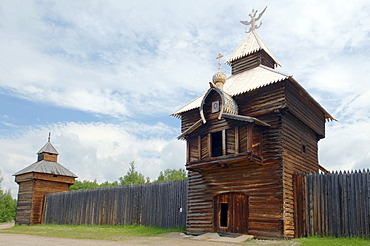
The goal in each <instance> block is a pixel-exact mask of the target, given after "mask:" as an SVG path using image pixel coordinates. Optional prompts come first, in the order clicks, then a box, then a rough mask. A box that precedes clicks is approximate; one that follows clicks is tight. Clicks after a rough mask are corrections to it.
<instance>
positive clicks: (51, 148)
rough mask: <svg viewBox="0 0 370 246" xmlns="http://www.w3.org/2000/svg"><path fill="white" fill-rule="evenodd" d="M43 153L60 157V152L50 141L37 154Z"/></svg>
mask: <svg viewBox="0 0 370 246" xmlns="http://www.w3.org/2000/svg"><path fill="white" fill-rule="evenodd" d="M41 153H49V154H55V155H59V153H58V151H57V150H56V149H55V148H54V146H53V145H52V144H51V143H50V142H49V141H48V142H47V143H46V144H45V145H44V147H42V148H41V149H40V150H39V152H37V154H41Z"/></svg>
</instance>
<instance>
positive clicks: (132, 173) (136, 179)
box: [119, 161, 150, 185]
mask: <svg viewBox="0 0 370 246" xmlns="http://www.w3.org/2000/svg"><path fill="white" fill-rule="evenodd" d="M149 181H150V179H149V178H146V179H145V177H144V175H142V174H141V173H139V172H138V171H136V167H135V162H133V161H132V162H130V167H129V168H128V171H127V174H126V175H125V176H124V177H120V178H119V184H120V185H132V184H144V183H148V182H149Z"/></svg>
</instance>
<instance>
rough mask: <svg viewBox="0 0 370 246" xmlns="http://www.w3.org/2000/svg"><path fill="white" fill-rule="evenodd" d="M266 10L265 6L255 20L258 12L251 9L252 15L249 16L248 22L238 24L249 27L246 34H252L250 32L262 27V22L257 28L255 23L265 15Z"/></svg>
mask: <svg viewBox="0 0 370 246" xmlns="http://www.w3.org/2000/svg"><path fill="white" fill-rule="evenodd" d="M266 9H267V6H266V7H265V8H264V9H263V10H262V12H261V13H260V14H259V15H258V17H257V18H256V15H257V12H258V10H254V9H253V10H252V13H251V14H249V17H250V18H251V20H250V21H240V23H242V24H243V25H246V26H249V25H251V26H250V28H249V30H248V31H246V32H247V33H249V32H252V31H254V30H256V29H258V28H260V26H261V25H262V21H261V23H260V25H259V26H258V25H256V22H257V21H259V19H261V17H262V15H263V14H264V13H265V11H266Z"/></svg>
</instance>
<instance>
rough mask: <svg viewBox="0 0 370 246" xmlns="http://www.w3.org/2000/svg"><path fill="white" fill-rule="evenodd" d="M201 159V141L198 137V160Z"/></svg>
mask: <svg viewBox="0 0 370 246" xmlns="http://www.w3.org/2000/svg"><path fill="white" fill-rule="evenodd" d="M201 159H202V139H201V137H200V135H199V136H198V160H201Z"/></svg>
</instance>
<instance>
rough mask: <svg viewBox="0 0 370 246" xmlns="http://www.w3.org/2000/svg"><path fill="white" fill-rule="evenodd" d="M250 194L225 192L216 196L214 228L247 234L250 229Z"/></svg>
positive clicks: (217, 230) (218, 230)
mask: <svg viewBox="0 0 370 246" xmlns="http://www.w3.org/2000/svg"><path fill="white" fill-rule="evenodd" d="M248 214H249V213H248V196H247V195H246V194H243V193H232V192H231V193H225V194H220V195H217V196H215V198H214V229H215V231H216V232H229V233H240V234H246V233H247V231H248Z"/></svg>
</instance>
